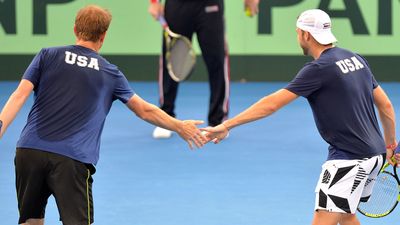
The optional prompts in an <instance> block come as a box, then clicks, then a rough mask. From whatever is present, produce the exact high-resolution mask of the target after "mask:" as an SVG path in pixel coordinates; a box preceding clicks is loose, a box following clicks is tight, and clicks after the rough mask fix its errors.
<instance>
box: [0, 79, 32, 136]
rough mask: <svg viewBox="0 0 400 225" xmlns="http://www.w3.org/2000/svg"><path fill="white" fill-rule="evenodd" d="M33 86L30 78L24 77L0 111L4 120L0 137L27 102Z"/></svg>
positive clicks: (0, 117)
mask: <svg viewBox="0 0 400 225" xmlns="http://www.w3.org/2000/svg"><path fill="white" fill-rule="evenodd" d="M33 88H34V86H33V84H32V83H31V82H30V81H29V80H26V79H22V80H21V82H20V83H19V85H18V87H17V89H16V90H15V91H14V92H13V93H12V94H11V96H10V98H9V99H8V101H7V103H6V104H5V105H4V107H3V109H2V111H1V113H0V120H1V121H2V127H1V131H0V138H1V137H2V136H3V134H4V133H5V131H6V130H7V127H8V126H9V125H10V124H11V123H12V121H13V120H14V119H15V117H16V116H17V114H18V112H19V111H20V110H21V108H22V106H23V105H24V104H25V102H26V100H27V99H28V97H29V95H30V94H31V93H32V91H33Z"/></svg>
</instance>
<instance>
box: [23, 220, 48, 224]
mask: <svg viewBox="0 0 400 225" xmlns="http://www.w3.org/2000/svg"><path fill="white" fill-rule="evenodd" d="M43 224H44V219H28V220H27V221H26V222H25V223H23V224H21V225H43Z"/></svg>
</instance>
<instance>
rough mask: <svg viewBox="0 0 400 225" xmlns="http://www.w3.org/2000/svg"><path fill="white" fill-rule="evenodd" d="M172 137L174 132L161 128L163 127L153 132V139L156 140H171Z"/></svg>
mask: <svg viewBox="0 0 400 225" xmlns="http://www.w3.org/2000/svg"><path fill="white" fill-rule="evenodd" d="M171 136H172V131H170V130H167V129H164V128H161V127H156V129H154V131H153V138H155V139H160V138H170V137H171Z"/></svg>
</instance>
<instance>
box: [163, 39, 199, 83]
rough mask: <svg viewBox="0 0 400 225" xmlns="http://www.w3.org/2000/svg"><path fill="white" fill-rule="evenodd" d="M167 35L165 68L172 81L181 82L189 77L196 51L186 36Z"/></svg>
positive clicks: (194, 62) (194, 61)
mask: <svg viewBox="0 0 400 225" xmlns="http://www.w3.org/2000/svg"><path fill="white" fill-rule="evenodd" d="M169 36H170V40H168V41H167V42H169V43H167V49H166V55H165V58H166V63H167V69H168V72H169V75H170V76H171V78H172V79H173V80H174V81H176V82H181V81H184V80H187V79H188V78H189V77H190V75H191V73H192V71H193V68H194V65H195V64H196V53H195V52H194V50H193V48H192V43H191V41H190V40H189V39H188V38H186V37H184V36H182V35H176V34H175V36H172V35H169Z"/></svg>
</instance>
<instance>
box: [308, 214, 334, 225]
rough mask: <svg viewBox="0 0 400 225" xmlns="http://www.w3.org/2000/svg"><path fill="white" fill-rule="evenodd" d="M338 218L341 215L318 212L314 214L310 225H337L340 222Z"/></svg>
mask: <svg viewBox="0 0 400 225" xmlns="http://www.w3.org/2000/svg"><path fill="white" fill-rule="evenodd" d="M340 217H341V213H333V212H327V211H323V210H318V211H315V212H314V219H313V222H312V225H337V224H338V223H339V221H340Z"/></svg>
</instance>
